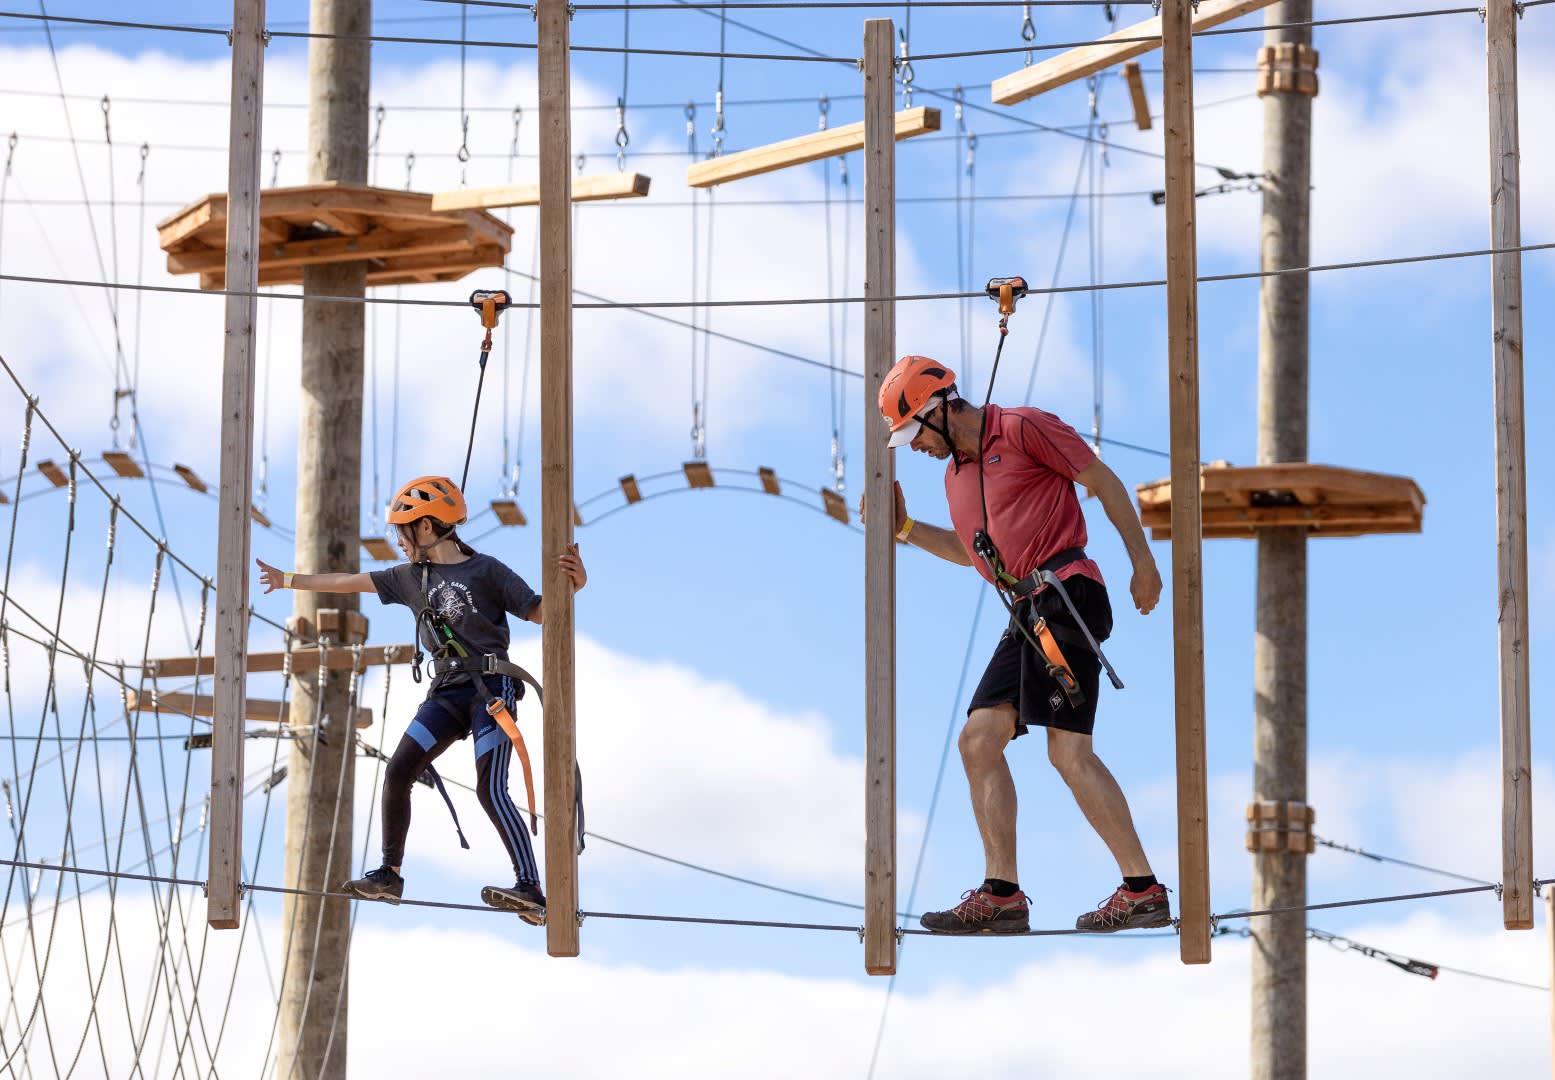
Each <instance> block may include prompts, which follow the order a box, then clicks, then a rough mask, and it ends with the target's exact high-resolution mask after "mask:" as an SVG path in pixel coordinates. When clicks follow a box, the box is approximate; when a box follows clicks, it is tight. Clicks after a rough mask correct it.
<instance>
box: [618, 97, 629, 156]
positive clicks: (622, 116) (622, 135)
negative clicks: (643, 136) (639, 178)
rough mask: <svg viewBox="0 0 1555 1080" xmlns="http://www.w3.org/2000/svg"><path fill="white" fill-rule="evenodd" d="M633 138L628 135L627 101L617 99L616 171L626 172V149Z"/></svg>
mask: <svg viewBox="0 0 1555 1080" xmlns="http://www.w3.org/2000/svg"><path fill="white" fill-rule="evenodd" d="M631 141H632V137H631V136H630V135H628V134H627V133H626V99H625V98H619V97H618V98H616V170H617V171H618V172H625V171H626V148H627V146H628V145H629V144H630V143H631Z"/></svg>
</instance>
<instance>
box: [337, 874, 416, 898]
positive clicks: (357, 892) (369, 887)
mask: <svg viewBox="0 0 1555 1080" xmlns="http://www.w3.org/2000/svg"><path fill="white" fill-rule="evenodd" d="M340 889H341V891H342V892H348V893H350V894H351V895H352V896H354V897H356V898H357V899H358V900H387V901H388V902H389V903H391V904H398V903H399V902H400V897H401V896H403V895H404V894H405V879H404V878H402V877H400V876H399V875H398V874H396V873H395V872H394V871H393V870H390V869H389V868H388V867H387V866H380V867H378V869H376V870H373V871H370V872H369V873H367V874H364V875H363V876H361V877H359V878H357V879H356V880H354V881H348V882H346V883H345V884H344V885H342V886H340Z"/></svg>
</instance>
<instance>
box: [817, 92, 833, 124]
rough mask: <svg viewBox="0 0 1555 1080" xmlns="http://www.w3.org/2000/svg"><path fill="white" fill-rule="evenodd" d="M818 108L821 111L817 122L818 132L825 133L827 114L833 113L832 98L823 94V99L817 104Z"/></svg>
mask: <svg viewBox="0 0 1555 1080" xmlns="http://www.w3.org/2000/svg"><path fill="white" fill-rule="evenodd" d="M816 108H817V109H818V110H819V111H820V117H819V118H818V119H817V120H816V130H817V131H825V130H826V114H827V113H829V112H831V98H829V97H827V96H826V95H825V94H822V95H821V99H820V100H819V101H817V102H816Z"/></svg>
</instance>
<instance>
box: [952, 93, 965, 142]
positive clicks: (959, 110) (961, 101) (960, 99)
mask: <svg viewBox="0 0 1555 1080" xmlns="http://www.w3.org/2000/svg"><path fill="white" fill-rule="evenodd" d="M950 100H951V101H954V102H955V103H956V130H957V131H965V130H966V91H965V90H963V89H961V84H960V83H957V84H956V88H955V89H954V90H952V91H951V92H950Z"/></svg>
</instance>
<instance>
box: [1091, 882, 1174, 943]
mask: <svg viewBox="0 0 1555 1080" xmlns="http://www.w3.org/2000/svg"><path fill="white" fill-rule="evenodd" d="M1171 924H1172V902H1171V901H1170V900H1168V899H1167V897H1166V886H1165V885H1162V884H1159V883H1157V884H1155V885H1152V886H1150V888H1148V889H1146V890H1145V891H1144V892H1138V893H1133V892H1129V891H1128V890H1127V889H1125V888H1123V887H1122V886H1121V885H1120V886H1118V889H1117V891H1116V892H1114V893H1113V894H1112V895H1111V896H1109V897H1107V899H1105V900H1103V901H1102V902H1101V906H1100V907H1098V908H1097V909H1096V910H1095V911H1087V912H1086V913H1085V914H1084V915H1081V916H1080V917H1079V918H1078V919H1076V920H1075V921H1074V928H1075V929H1076V930H1089V931H1090V932H1092V933H1095V934H1110V933H1112V932H1113V931H1114V930H1141V929H1147V928H1149V927H1159V926H1170V925H1171Z"/></svg>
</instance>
